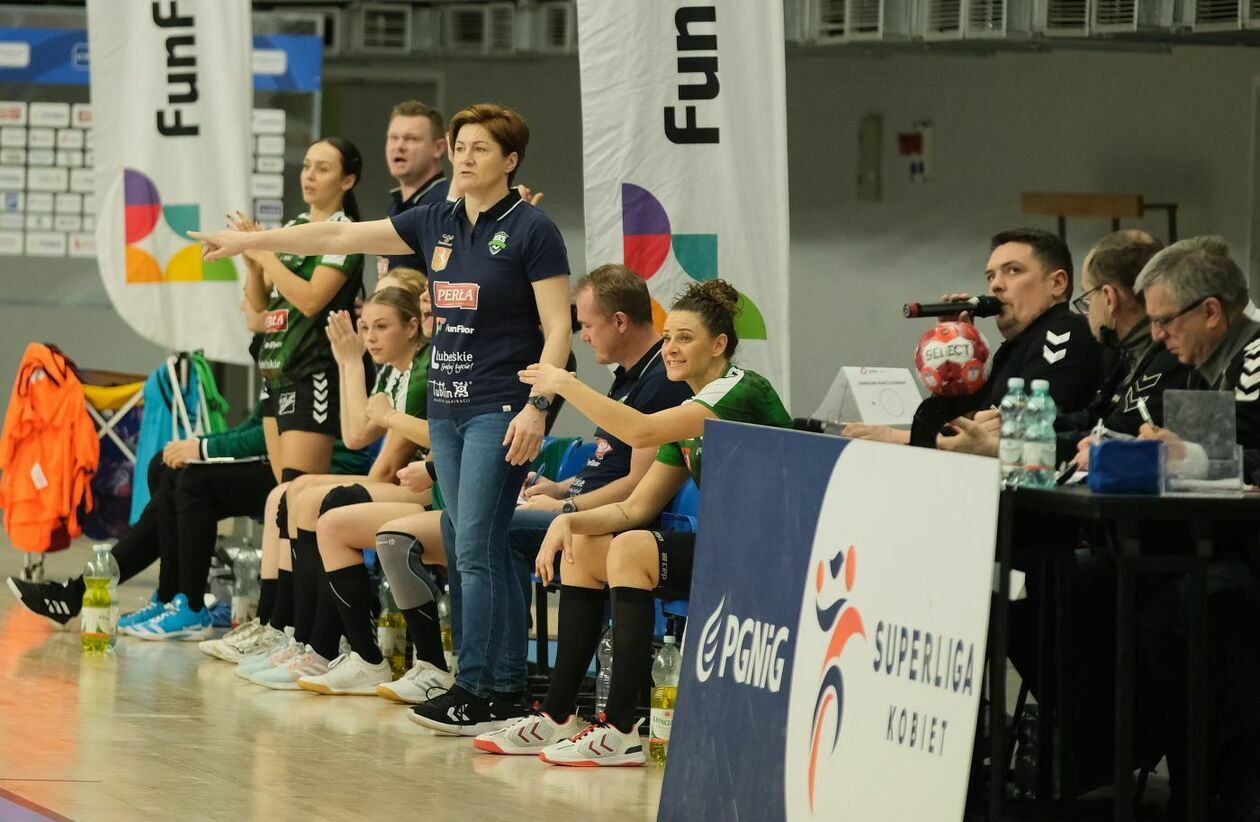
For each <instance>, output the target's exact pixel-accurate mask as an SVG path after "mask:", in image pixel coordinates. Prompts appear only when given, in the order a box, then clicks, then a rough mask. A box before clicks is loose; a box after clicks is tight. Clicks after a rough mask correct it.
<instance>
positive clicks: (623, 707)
mask: <svg viewBox="0 0 1260 822" xmlns="http://www.w3.org/2000/svg"><path fill="white" fill-rule="evenodd" d="M611 595H612V623H613V627H612V632H613V673H612V682H610V683H608V704H607V706H605V708H604V718H605V720H606V721H607V722H608V723H609V724H611V725H612V726H613V727H615V728H616V729H617V730H619V731H621V732H622V733H628V732H629V731H630V729H631V728H632V727H634V711H635V708H636V707H638V702H639V694H640V693H641V692H642V690H643V686H644V683H646V682H647V680H648V677H649V676H650V675H651V671H652V653H651V652H652V628H653V627H654V625H655V623H656V611H655V609H654V608H653V607H652V592H651V591H645V590H643V589H642V588H613V589H612V591H611Z"/></svg>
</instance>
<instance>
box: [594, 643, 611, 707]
mask: <svg viewBox="0 0 1260 822" xmlns="http://www.w3.org/2000/svg"><path fill="white" fill-rule="evenodd" d="M595 657H596V658H597V659H598V660H599V672H598V673H596V674H595V713H597V714H602V713H603V712H604V708H605V707H607V705H608V687H609V686H610V685H612V666H613V641H612V629H611V628H609V629H608V630H607V631H604V636H603V638H602V639H600V641H599V649H598V650H597V651H596V652H595Z"/></svg>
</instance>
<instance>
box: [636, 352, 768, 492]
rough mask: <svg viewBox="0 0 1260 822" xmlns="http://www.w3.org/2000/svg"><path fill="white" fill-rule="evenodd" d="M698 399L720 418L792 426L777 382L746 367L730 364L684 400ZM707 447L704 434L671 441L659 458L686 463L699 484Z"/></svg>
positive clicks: (675, 464) (758, 423)
mask: <svg viewBox="0 0 1260 822" xmlns="http://www.w3.org/2000/svg"><path fill="white" fill-rule="evenodd" d="M689 402H698V403H700V404H701V405H703V406H704V407H705V408H708V409H709V410H710V411H712V412H713V413H714V414H717V416H718V419H720V420H729V421H731V422H749V423H753V424H754V425H769V426H773V427H775V428H791V427H792V417H791V416H790V415H789V414H788V412H787V409H786V408H784V407H783V401H782V400H780V399H779V395H778V394H777V393H776V392H775V390H774V386H772V385H771V384H770V381H769V380H767V379H766V378H765V377H763V376H761V375H760V374H758V373H757V372H756V371H745V370H744V369H742V368H736V367H735V366H733V365H728V366H727V367H726V371H725V372H723V374H722V376H720V377H718V378H717V379H716V380H714V381H713V382H711V383H709V384H708V385H706V386H705V387H704V388H702V389H700V393H699V394H696V395H695V396H694V397H692V398H690V399H688V400H685V401H684V402H683V405H686V404H687V403H689ZM703 451H704V438H703V437H692V438H690V439H685V440H680V441H678V442H669V443H666V444H665V445H662V446H661V447H660V448H659V449H657V451H656V461H657V462H663V463H665V464H666V465H673V466H678V467H684V466H685V467H686V468H687V470H689V471H690V472H691V476H692V477H693V478H694V479H695V481H696V484H697V485H699V484H700V457H701V455H702V452H703Z"/></svg>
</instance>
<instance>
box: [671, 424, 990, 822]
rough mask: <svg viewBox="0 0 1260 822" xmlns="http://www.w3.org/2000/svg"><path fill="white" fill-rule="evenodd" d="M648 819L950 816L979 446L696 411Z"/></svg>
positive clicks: (971, 669)
mask: <svg viewBox="0 0 1260 822" xmlns="http://www.w3.org/2000/svg"><path fill="white" fill-rule="evenodd" d="M702 488H703V490H702V495H701V511H700V522H701V523H702V525H701V528H700V532H699V537H698V544H697V554H696V562H695V571H694V576H693V581H692V589H691V598H690V606H689V611H690V622H689V624H688V627H687V639H686V648H685V651H684V661H683V675H682V680H681V683H680V692H679V701H678V707H677V712H676V714H675V716H674V727H673V733H672V738H671V742H670V753H669V763H668V767H667V768H666V772H665V784H664V789H663V792H662V798H661V808H660V818H661V819H662V820H704V819H713V820H717V819H724V820H725V819H736V818H738V819H756V820H809V819H860V820H863V822H868V820H899V821H900V820H909V819H914V820H936V819H941V820H946V819H948V820H957V819H960V818H961V817H962V813H963V806H964V802H965V795H966V789H967V778H968V768H969V765H970V759H971V751H972V743H973V738H974V733H975V723H976V715H977V709H978V705H979V697H980V689H981V682H982V679H983V670H984V658H985V640H986V636H987V627H988V616H989V602H990V591H991V586H992V580H993V559H994V544H995V540H996V534H997V516H998V493H999V477H998V467H997V462H996V460H992V459H985V458H981V457H971V456H963V455H957V454H947V453H941V452H936V451H930V450H924V449H917V448H909V447H905V446H894V445H886V444H881V443H869V442H860V441H849V440H843V439H839V438H834V437H824V436H821V435H815V434H804V433H800V432H795V431H783V430H777V429H767V428H759V427H755V426H748V425H739V424H734V423H723V422H710V423H708V425H707V426H706V429H705V475H704V483H703V486H702Z"/></svg>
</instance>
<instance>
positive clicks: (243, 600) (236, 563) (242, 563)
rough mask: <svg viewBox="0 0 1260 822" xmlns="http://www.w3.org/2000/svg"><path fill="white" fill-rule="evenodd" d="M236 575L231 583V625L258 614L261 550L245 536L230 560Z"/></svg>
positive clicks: (238, 623) (241, 622)
mask: <svg viewBox="0 0 1260 822" xmlns="http://www.w3.org/2000/svg"><path fill="white" fill-rule="evenodd" d="M232 572H233V575H234V576H235V577H236V580H235V582H234V583H233V585H232V627H233V628H235V627H236V626H237V625H241V624H243V623H246V622H249V621H250V620H251V619H253V618H254V617H255V616H257V615H258V595H259V593H260V587H259V584H258V576H259V574H260V573H261V572H262V552H260V551H259V550H258V549H256V548H254V545H253V543H252V542H251V541H250V540H249V539H248V538H247V539H245V540H244V541H243V542H242V543H241V547H240V550H238V551H237V552H236V559H235V560H233V562H232Z"/></svg>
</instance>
